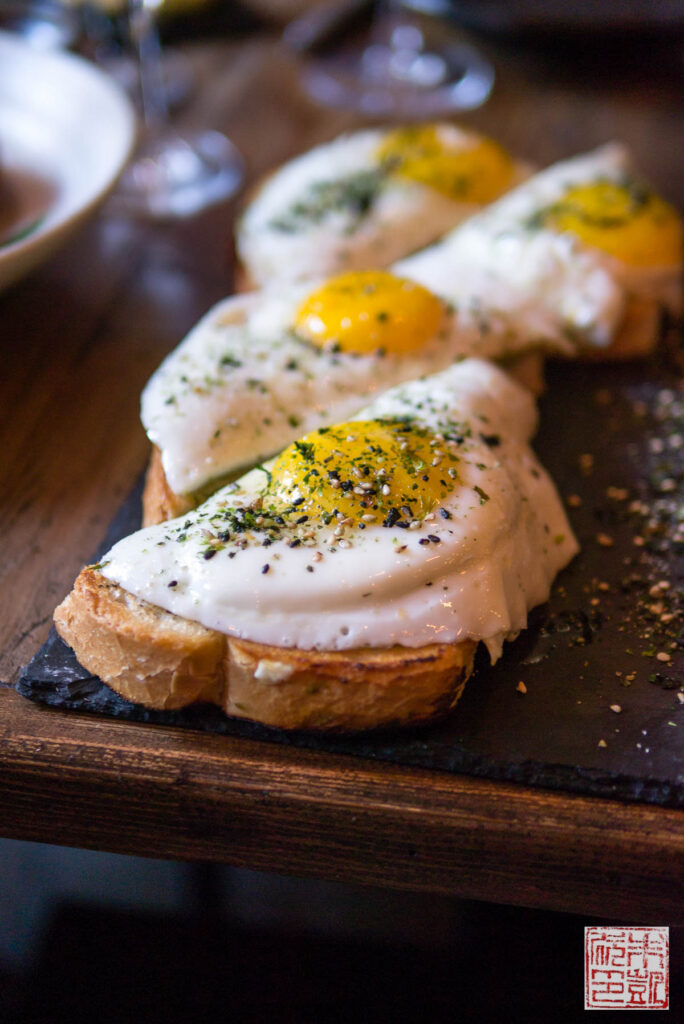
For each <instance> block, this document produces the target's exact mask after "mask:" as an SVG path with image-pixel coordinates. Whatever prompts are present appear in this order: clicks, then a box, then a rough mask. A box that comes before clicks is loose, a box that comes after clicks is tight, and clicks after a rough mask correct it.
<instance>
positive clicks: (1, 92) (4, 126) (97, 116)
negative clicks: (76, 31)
mask: <svg viewBox="0 0 684 1024" xmlns="http://www.w3.org/2000/svg"><path fill="white" fill-rule="evenodd" d="M135 132H136V118H135V113H134V110H133V107H132V105H131V103H130V101H129V100H128V98H127V96H126V95H125V94H124V93H123V92H122V90H121V89H120V88H119V86H117V85H116V83H115V82H113V81H112V80H111V79H110V78H108V77H107V75H105V74H104V73H103V72H102V71H100V70H99V69H98V68H96V67H95V66H94V65H93V64H89V63H88V62H87V61H85V60H83V59H82V58H80V57H75V56H73V55H72V54H69V53H65V52H59V51H50V52H47V51H43V50H38V49H36V48H35V47H32V46H31V45H30V44H28V43H25V42H23V41H22V40H21V39H19V38H17V37H16V36H13V35H11V34H10V33H7V32H0V179H2V177H3V175H5V176H7V178H8V180H9V182H10V184H11V182H12V178H13V176H15V175H32V176H37V177H39V178H40V179H42V180H44V181H48V182H50V184H51V186H52V188H51V191H52V194H51V196H50V199H49V202H48V203H47V207H46V208H45V209H44V210H43V212H42V216H41V218H40V219H39V221H38V223H37V225H36V226H35V227H34V228H33V230H30V231H28V232H27V233H26V235H25V236H24V237H19V238H18V239H17V240H16V241H14V242H12V243H10V244H4V245H3V244H0V288H5V287H6V286H7V285H8V284H10V283H11V282H13V281H15V280H16V279H17V278H18V277H20V276H21V275H23V274H25V273H27V271H29V270H31V269H33V268H34V267H35V266H36V265H37V264H38V263H40V262H41V261H42V260H44V259H46V258H47V257H48V256H49V255H50V254H51V253H53V252H54V251H55V249H56V248H57V247H58V246H60V245H62V243H63V242H64V241H65V240H66V239H67V238H68V237H69V235H70V234H71V233H72V232H73V231H74V230H75V229H76V228H77V227H78V226H79V225H80V224H81V223H82V222H83V221H84V220H85V218H86V217H87V216H89V215H90V214H91V213H92V212H93V210H94V209H95V208H96V206H97V205H98V204H99V203H100V202H102V200H103V199H104V198H105V196H106V195H107V194H108V192H109V191H110V190H111V189H112V187H113V186H114V184H115V183H116V179H117V177H118V175H119V174H120V172H121V170H122V169H123V167H124V165H125V164H126V161H127V160H128V158H129V156H130V153H131V149H132V147H133V143H134V141H135Z"/></svg>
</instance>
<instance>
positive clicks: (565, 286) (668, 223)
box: [393, 144, 683, 351]
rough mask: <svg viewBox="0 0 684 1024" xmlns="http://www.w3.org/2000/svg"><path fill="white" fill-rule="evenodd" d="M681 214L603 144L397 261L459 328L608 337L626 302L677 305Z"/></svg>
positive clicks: (614, 147) (596, 340)
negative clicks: (446, 304) (451, 310)
mask: <svg viewBox="0 0 684 1024" xmlns="http://www.w3.org/2000/svg"><path fill="white" fill-rule="evenodd" d="M682 237H683V236H682V220H681V217H680V216H679V214H678V213H677V211H676V210H675V209H674V208H673V207H672V206H671V205H670V204H669V203H667V202H665V201H664V200H663V199H661V198H660V197H659V196H657V195H656V194H655V193H654V192H653V191H652V190H651V189H649V188H648V187H647V186H646V185H644V184H643V183H640V182H639V181H638V180H637V179H636V178H635V177H634V173H633V171H632V170H631V167H630V160H629V156H628V153H627V151H626V150H625V148H624V147H623V146H620V145H618V144H609V145H606V146H603V147H601V148H600V149H598V150H596V151H594V152H592V153H589V154H586V155H583V156H580V157H575V158H574V159H572V160H566V161H563V162H561V163H558V164H555V165H554V166H552V167H550V168H548V169H547V170H545V171H542V172H540V173H539V174H537V175H535V176H534V177H532V178H530V179H529V180H528V181H527V182H525V183H524V184H522V185H520V186H519V187H518V188H516V189H514V190H513V191H512V192H510V193H509V194H508V195H507V196H505V197H504V198H502V199H500V200H499V201H498V202H496V203H494V204H492V205H491V206H490V207H488V208H487V210H484V211H482V212H481V213H480V214H477V215H476V216H474V217H472V218H471V219H470V220H469V221H468V222H467V223H465V224H463V225H462V226H461V227H460V228H457V229H456V230H455V231H453V232H451V233H450V234H449V235H448V236H447V237H446V238H445V239H444V240H443V241H442V242H440V243H438V244H436V245H434V246H433V247H431V248H430V249H426V250H424V251H423V252H422V253H418V254H416V255H414V256H412V257H409V258H407V259H405V260H403V261H400V262H399V263H398V264H395V266H394V267H393V269H394V270H395V271H396V272H397V273H399V274H403V275H405V276H407V277H410V278H411V279H413V280H416V281H419V282H421V283H422V284H424V285H426V286H428V287H430V288H432V289H434V290H435V291H436V292H437V293H438V294H440V295H442V296H443V297H444V298H448V299H449V300H450V301H451V302H452V303H453V304H454V305H455V306H457V307H458V310H459V320H460V324H461V326H462V327H463V328H464V329H465V328H468V327H472V326H474V325H476V324H477V323H478V322H480V323H481V324H482V327H483V330H485V331H487V332H488V333H490V334H491V333H495V334H499V335H501V336H502V337H505V336H506V335H510V333H511V332H515V333H524V334H525V335H526V336H527V337H528V338H529V339H530V340H532V339H534V338H535V337H536V338H538V339H539V340H540V341H541V342H542V343H543V344H544V346H545V347H549V346H551V347H555V348H558V349H561V350H562V349H563V348H564V347H566V348H567V349H568V350H569V351H571V350H572V347H573V345H576V344H579V345H597V346H599V347H601V346H607V345H609V344H610V343H611V342H612V341H613V340H614V338H615V336H616V334H617V333H618V331H619V329H620V326H621V324H622V322H623V318H624V316H625V313H626V310H627V308H628V306H629V303H630V302H631V301H632V300H634V299H636V300H640V301H644V302H650V303H654V304H656V305H657V306H660V307H663V308H665V309H667V310H670V311H671V312H673V313H675V314H677V313H679V312H680V310H681V273H682Z"/></svg>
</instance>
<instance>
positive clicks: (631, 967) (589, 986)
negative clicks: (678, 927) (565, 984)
mask: <svg viewBox="0 0 684 1024" xmlns="http://www.w3.org/2000/svg"><path fill="white" fill-rule="evenodd" d="M669 958H670V930H669V928H639V927H635V928H585V929H584V1009H585V1010H667V1009H669V1006H670V965H669Z"/></svg>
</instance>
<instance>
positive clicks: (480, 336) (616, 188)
mask: <svg viewBox="0 0 684 1024" xmlns="http://www.w3.org/2000/svg"><path fill="white" fill-rule="evenodd" d="M626 175H627V155H626V153H625V151H624V149H623V148H622V147H618V146H608V147H604V148H602V149H600V150H597V151H596V152H595V153H591V154H588V155H586V156H583V157H578V158H575V159H574V160H571V161H566V162H564V163H562V164H558V165H555V166H554V167H552V168H549V169H548V170H547V171H544V172H543V173H541V174H539V175H537V176H536V177H535V178H532V179H530V180H529V181H528V182H526V183H525V184H524V185H521V186H520V187H519V188H518V189H516V190H514V191H513V192H512V193H510V194H509V195H508V196H507V197H505V198H504V199H502V200H500V201H499V202H498V203H495V204H494V205H493V206H491V207H489V208H488V209H487V210H486V211H484V212H483V213H481V214H478V215H477V216H475V217H472V218H471V219H470V220H469V221H468V222H466V223H465V224H463V225H461V226H460V227H459V228H457V229H456V230H455V231H453V232H452V233H451V234H450V235H449V236H447V238H446V239H445V240H444V241H443V242H441V243H438V244H437V245H435V246H432V247H431V248H429V249H426V250H424V251H423V252H422V253H420V254H417V255H415V256H413V257H410V258H408V259H406V260H403V261H401V262H399V263H397V264H394V265H393V266H392V267H391V268H389V269H387V270H364V271H360V270H359V271H347V272H345V273H343V274H340V275H335V276H333V277H331V278H327V279H323V280H319V281H316V282H313V281H310V282H289V283H282V284H279V285H274V286H272V287H270V288H268V289H264V290H263V291H261V292H259V293H250V294H247V295H242V296H237V297H233V298H231V299H228V300H226V301H224V302H222V303H220V304H219V305H218V306H216V307H215V308H214V309H213V310H211V311H210V312H209V313H208V314H207V316H206V317H205V318H204V319H203V320H202V321H201V322H200V324H199V325H198V326H197V327H196V328H195V329H194V330H193V331H192V332H191V333H190V334H189V335H188V337H187V338H186V340H185V341H184V342H183V343H182V344H181V345H180V346H179V348H178V349H176V350H175V352H173V353H171V355H170V356H169V357H168V358H167V359H166V360H165V361H164V363H163V364H162V366H161V367H160V369H159V370H158V371H157V373H156V374H155V375H154V376H153V377H152V379H151V381H150V382H149V384H148V385H147V387H146V389H145V391H144V393H143V398H142V419H143V423H144V425H145V428H146V430H147V432H148V435H149V437H150V440H151V441H152V442H153V443H154V444H156V445H157V446H158V447H159V449H160V451H161V455H162V465H163V467H164V471H165V474H166V477H167V480H168V482H169V484H170V486H171V488H172V490H173V491H175V492H176V493H177V494H188V493H191V492H193V491H196V490H197V489H199V488H200V487H202V486H204V485H205V484H206V483H207V482H209V481H211V480H213V479H216V478H218V477H220V476H222V475H224V474H226V473H232V472H234V471H235V470H238V469H242V468H245V467H246V466H248V465H250V464H253V463H254V462H256V461H260V460H263V459H264V458H267V457H269V456H270V455H272V454H273V452H275V451H277V450H278V449H279V448H280V447H281V446H282V445H283V444H287V443H288V442H289V441H292V440H294V439H295V438H297V437H298V436H300V434H301V433H302V432H307V431H309V430H312V429H314V428H316V427H318V426H325V425H329V424H331V423H334V422H335V421H337V420H341V419H345V418H346V417H348V416H350V415H353V414H355V413H356V411H357V410H358V409H359V408H360V407H361V406H363V405H364V404H365V403H367V402H368V401H369V400H370V399H371V398H372V397H373V396H374V395H376V394H378V393H379V392H381V391H382V390H384V389H385V388H388V387H391V386H393V385H395V384H398V383H400V382H401V381H404V380H410V379H412V378H414V377H418V376H421V375H424V374H427V373H434V372H437V371H438V370H441V369H443V368H444V367H446V366H448V365H449V363H451V362H452V361H453V360H454V359H458V358H463V357H467V356H472V355H475V356H481V357H485V358H491V359H502V358H506V357H510V356H515V355H518V354H520V353H523V352H526V351H527V352H529V351H531V350H534V349H542V350H543V351H545V352H555V353H559V354H562V355H567V356H572V355H575V354H576V353H577V351H578V350H581V349H582V348H588V347H595V348H601V347H605V346H607V345H609V344H610V343H611V342H612V341H613V339H614V338H615V337H616V335H617V333H618V332H619V330H620V327H621V324H622V323H623V321H624V318H625V315H626V310H627V309H628V306H629V302H630V297H631V296H632V295H637V296H642V297H644V296H651V298H653V296H657V298H658V301H659V302H662V303H663V304H664V305H666V306H668V307H669V308H673V309H674V308H676V306H677V296H678V292H679V277H680V267H681V264H680V263H678V262H677V250H678V247H679V244H680V241H681V222H680V220H679V218H678V217H677V215H676V214H675V212H674V211H673V210H672V208H671V207H669V206H668V205H667V204H666V203H664V202H663V201H662V200H660V199H658V198H657V197H655V196H653V194H652V193H650V192H648V191H644V192H643V193H642V192H638V188H641V186H638V187H637V186H636V185H634V184H631V185H630V186H629V188H631V189H632V192H633V193H634V197H633V199H632V200H629V201H628V199H627V197H626V193H625V189H627V185H626V182H627V180H628V179H627V177H626ZM629 180H630V181H631V179H629ZM599 208H600V209H601V210H602V211H603V213H602V214H601V216H599V214H598V212H597V211H598V210H599ZM599 242H601V246H602V247H600V246H599V244H598V243H599ZM616 253H619V254H620V255H619V257H618V255H616ZM649 259H658V260H660V261H661V265H659V266H655V267H649V266H645V265H644V264H645V262H646V261H647V260H649ZM628 260H630V261H631V262H628ZM668 261H670V262H669V263H668Z"/></svg>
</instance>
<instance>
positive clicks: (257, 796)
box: [0, 689, 684, 924]
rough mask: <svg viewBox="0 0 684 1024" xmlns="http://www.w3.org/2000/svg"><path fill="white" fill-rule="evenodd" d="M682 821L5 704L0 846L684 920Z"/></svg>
mask: <svg viewBox="0 0 684 1024" xmlns="http://www.w3.org/2000/svg"><path fill="white" fill-rule="evenodd" d="M683 824H684V814H683V813H682V812H681V811H680V810H677V809H673V808H666V807H657V806H654V805H647V804H639V803H624V802H618V801H615V800H610V799H603V798H594V797H585V796H577V795H572V794H568V793H560V792H552V791H549V790H544V789H541V788H533V787H528V786H524V785H519V784H516V783H502V782H494V781H490V780H486V779H477V778H472V777H468V776H465V775H457V774H451V773H448V772H435V771H429V770H426V769H417V768H408V767H402V766H396V765H391V764H386V763H382V762H379V761H369V760H366V759H362V758H356V757H353V756H347V755H334V754H325V753H319V752H314V751H309V750H303V749H301V748H295V747H290V746H286V745H280V744H273V743H268V742H263V741H255V740H246V739H242V738H236V737H226V736H215V735H208V734H204V733H198V732H193V731H189V730H181V729H177V728H170V727H161V726H150V725H141V724H137V723H131V722H122V721H116V720H112V719H105V718H99V717H96V716H89V715H82V714H77V713H74V712H60V711H55V710H51V709H47V708H42V707H38V706H36V705H33V704H30V703H29V702H28V701H26V700H24V698H22V697H20V696H19V695H18V694H16V693H15V692H13V691H11V690H7V689H0V834H2V835H3V836H6V837H7V838H14V839H25V840H33V841H38V842H46V843H53V844H57V845H65V846H77V847H83V848H90V849H101V850H108V851H111V852H116V853H127V854H136V855H141V856H147V857H158V858H165V859H174V860H209V861H213V862H217V863H227V864H232V865H235V866H239V867H249V868H252V869H255V870H262V871H271V872H276V873H280V874H290V875H298V876H302V877H311V878H326V879H328V880H337V881H345V882H353V883H360V884H366V885H374V886H385V887H390V888H398V889H405V890H413V891H425V892H428V891H429V892H436V893H444V894H450V895H454V896H458V897H461V898H466V899H482V900H488V901H492V902H500V903H509V904H518V905H522V906H530V907H537V908H540V909H553V910H562V911H570V912H574V913H585V914H590V915H599V916H601V915H603V916H605V917H608V918H610V919H614V920H618V919H619V920H625V921H630V922H632V923H640V922H641V923H650V924H658V923H660V924H662V923H665V924H676V923H677V922H678V921H684V911H683V910H682V908H683V907H684V892H683V891H682V890H683V885H684V828H683V827H682V826H683Z"/></svg>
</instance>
